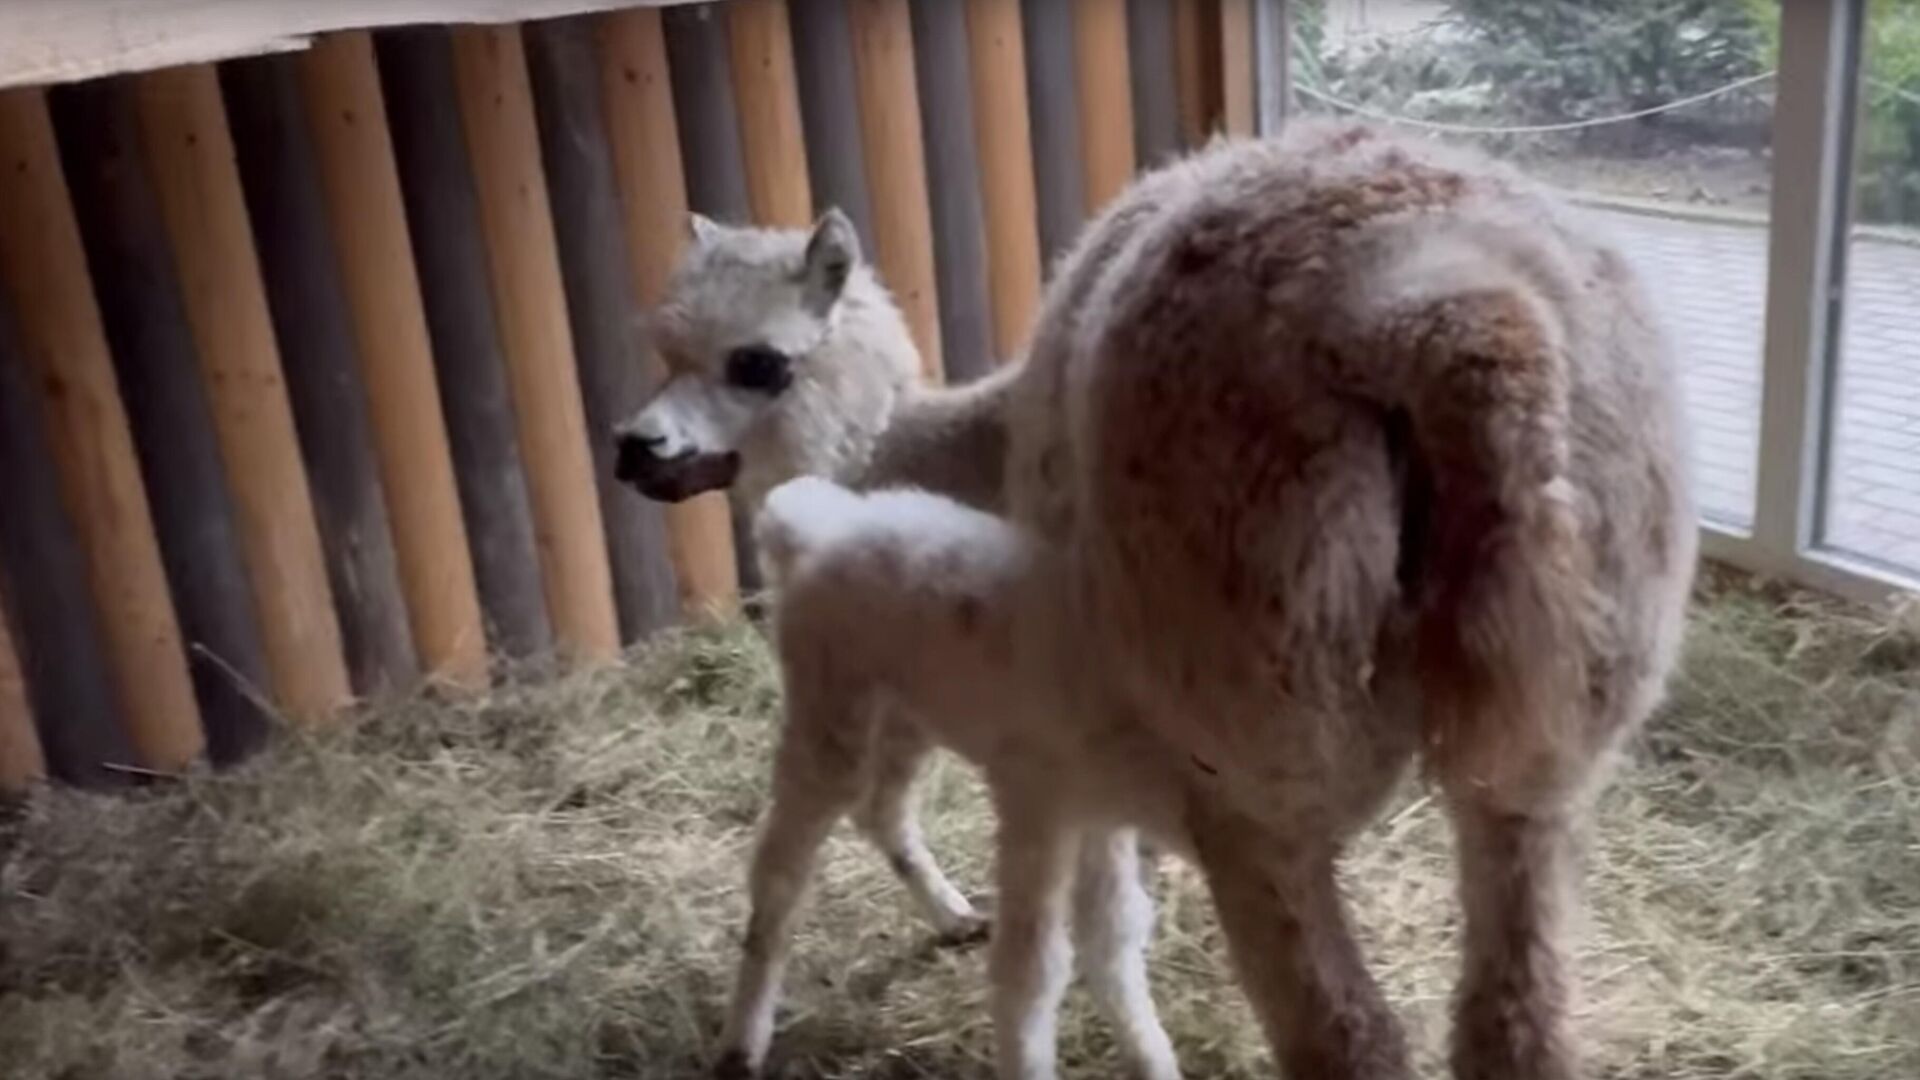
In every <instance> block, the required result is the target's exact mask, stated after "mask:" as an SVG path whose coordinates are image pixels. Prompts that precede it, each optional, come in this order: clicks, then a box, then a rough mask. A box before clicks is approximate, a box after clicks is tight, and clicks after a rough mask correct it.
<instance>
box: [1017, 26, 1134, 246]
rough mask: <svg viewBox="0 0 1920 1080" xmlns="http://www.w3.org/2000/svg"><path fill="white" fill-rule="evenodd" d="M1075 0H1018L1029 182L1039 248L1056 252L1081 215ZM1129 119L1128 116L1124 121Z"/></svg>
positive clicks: (1070, 235)
mask: <svg viewBox="0 0 1920 1080" xmlns="http://www.w3.org/2000/svg"><path fill="white" fill-rule="evenodd" d="M1074 2H1075V0H1022V3H1021V5H1020V13H1021V19H1022V30H1023V31H1024V34H1025V39H1026V61H1027V100H1028V101H1029V103H1030V104H1031V107H1032V113H1031V120H1032V125H1031V126H1032V144H1031V145H1032V155H1033V182H1034V190H1035V194H1036V196H1037V198H1038V204H1039V218H1038V220H1039V224H1040V251H1041V255H1042V257H1043V258H1044V259H1046V260H1047V261H1049V262H1051V261H1052V260H1053V259H1055V258H1057V257H1059V255H1060V254H1061V253H1062V252H1064V251H1065V250H1066V249H1067V247H1068V246H1069V245H1071V244H1072V243H1073V239H1074V237H1075V236H1077V235H1079V232H1080V225H1081V223H1082V222H1083V221H1085V220H1086V214H1087V210H1086V199H1085V197H1084V196H1085V192H1086V186H1087V185H1086V180H1085V179H1084V177H1085V174H1086V163H1085V162H1083V161H1082V160H1081V139H1080V100H1079V91H1078V90H1077V88H1076V85H1075V79H1074V33H1073V9H1072V8H1071V7H1070V5H1071V4H1073V3H1074ZM1129 123H1131V121H1129Z"/></svg>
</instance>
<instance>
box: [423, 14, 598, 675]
mask: <svg viewBox="0 0 1920 1080" xmlns="http://www.w3.org/2000/svg"><path fill="white" fill-rule="evenodd" d="M453 70H454V81H455V84H456V85H457V86H458V88H459V91H460V104H461V108H460V118H461V122H462V127H463V129H464V130H465V131H466V133H467V152H468V154H469V155H470V156H471V157H472V159H473V174H474V189H475V192H476V193H477V194H478V195H479V201H480V222H481V228H482V230H483V232H484V233H485V235H486V239H487V256H488V258H487V265H488V267H489V268H490V269H491V270H492V274H493V300H494V309H495V311H496V312H498V313H499V317H500V337H501V341H502V342H503V343H504V344H505V346H506V357H507V378H508V382H509V384H510V385H511V386H512V387H513V404H514V415H515V417H516V418H517V419H518V420H519V429H520V452H521V453H522V454H524V455H525V457H526V465H527V492H528V494H529V495H531V496H532V499H533V520H534V536H535V539H536V540H538V542H539V547H540V568H541V572H542V576H543V578H544V580H545V582H546V590H547V614H548V616H549V617H550V618H551V619H552V620H553V628H554V633H555V636H556V638H557V639H558V640H559V641H560V642H562V643H564V644H565V645H566V646H568V647H569V649H570V650H572V652H573V653H574V654H575V655H576V657H577V658H579V659H582V660H589V661H599V660H609V659H612V658H613V657H614V656H616V655H617V654H618V653H619V651H620V626H619V617H618V616H617V615H616V614H615V612H614V601H613V579H612V575H611V572H610V570H609V568H608V566H607V546H606V541H605V538H604V533H603V529H602V524H601V519H600V504H599V501H598V499H597V497H596V495H595V493H594V488H593V459H592V457H591V456H590V454H589V452H588V450H587V421H586V413H585V410H584V408H583V407H582V405H581V401H580V379H579V375H578V373H577V370H576V367H575V364H574V353H573V332H572V329H571V328H570V327H569V326H568V323H567V299H566V293H565V290H564V289H563V287H562V285H561V279H560V257H559V252H558V250H557V246H556V244H555V241H554V235H553V218H552V216H551V212H550V210H549V207H550V205H551V204H550V202H549V200H548V197H547V181H546V176H545V174H544V173H543V172H542V170H541V168H540V135H539V130H538V126H537V124H536V121H535V119H534V112H533V88H532V86H531V85H530V84H529V82H528V77H527V61H526V54H525V53H524V52H523V51H522V49H521V45H520V32H519V30H518V28H516V27H511V26H507V27H497V26H496V27H463V28H461V29H457V30H455V31H454V33H453Z"/></svg>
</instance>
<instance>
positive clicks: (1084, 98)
mask: <svg viewBox="0 0 1920 1080" xmlns="http://www.w3.org/2000/svg"><path fill="white" fill-rule="evenodd" d="M1072 2H1073V69H1074V80H1075V86H1076V89H1077V94H1076V96H1077V99H1078V101H1079V114H1080V160H1081V168H1082V170H1083V172H1082V182H1083V184H1084V187H1083V188H1082V195H1083V197H1084V199H1085V202H1086V212H1087V215H1088V216H1089V217H1091V216H1092V215H1094V214H1097V213H1099V212H1100V210H1101V209H1102V208H1104V207H1105V206H1106V205H1107V201H1108V200H1110V199H1112V198H1113V197H1114V196H1115V195H1118V194H1119V193H1120V190H1121V189H1122V188H1124V187H1126V186H1127V182H1128V181H1129V180H1131V179H1132V178H1133V169H1134V149H1133V96H1132V88H1131V86H1130V85H1129V76H1128V74H1127V9H1126V3H1125V0H1072Z"/></svg>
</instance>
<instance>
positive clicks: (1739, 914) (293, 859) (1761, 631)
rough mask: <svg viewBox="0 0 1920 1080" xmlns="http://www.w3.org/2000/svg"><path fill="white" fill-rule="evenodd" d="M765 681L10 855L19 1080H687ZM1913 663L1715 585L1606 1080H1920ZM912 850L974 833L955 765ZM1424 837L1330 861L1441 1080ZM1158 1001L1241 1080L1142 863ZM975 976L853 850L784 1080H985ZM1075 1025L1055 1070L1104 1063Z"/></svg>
mask: <svg viewBox="0 0 1920 1080" xmlns="http://www.w3.org/2000/svg"><path fill="white" fill-rule="evenodd" d="M775 707H776V684H775V679H774V675H773V672H772V669H771V667H770V665H769V663H768V661H767V659H766V657H765V655H764V653H763V652H762V650H761V647H760V645H759V642H758V639H757V638H756V637H755V636H754V635H753V634H752V633H751V632H750V631H747V630H744V629H742V628H737V627H736V628H731V629H728V630H724V631H719V632H712V633H705V634H690V635H686V636H683V637H680V638H677V639H675V640H673V641H670V642H667V643H665V644H662V645H660V646H659V647H657V648H655V649H652V650H650V651H648V652H646V653H645V654H643V655H641V656H639V657H638V658H637V659H636V662H635V663H634V665H633V666H632V667H631V668H630V669H629V670H625V671H621V672H617V673H602V674H598V675H592V676H582V677H577V678H573V679H570V680H566V681H563V682H561V683H559V684H557V685H554V684H549V685H546V686H541V687H533V688H525V689H510V690H507V691H504V692H502V693H500V694H498V695H496V696H495V697H493V698H492V699H490V700H488V701H485V702H480V703H473V704H468V705H463V706H448V705H440V704H433V703H429V702H425V701H415V702H406V703H400V704H397V705H391V706H387V707H383V708H381V709H378V710H374V711H372V712H370V713H369V715H367V716H366V717H365V718H364V719H363V720H361V721H360V722H358V723H356V724H354V725H351V726H348V727H344V728H342V729H340V730H337V731H333V732H329V733H326V734H324V735H319V736H314V737H311V738H288V739H285V740H283V742H282V745H281V746H280V747H279V748H278V749H277V750H276V751H275V752H274V753H273V754H272V755H271V756H270V757H269V758H267V759H265V760H262V761H260V762H258V763H256V764H254V765H252V766H249V767H247V768H246V769H244V770H242V771H240V772H237V773H234V774H232V775H228V776H222V777H218V778H212V779H200V780H195V781H193V782H191V783H188V784H185V785H182V786H177V787H173V788H170V789H167V790H164V791H157V792H154V793H150V794H147V795H144V796H140V797H137V798H134V799H126V798H111V799H110V798H99V797H89V796H83V795H76V794H73V793H56V792H49V793H43V794H42V795H41V796H40V797H38V798H37V799H36V800H35V801H34V802H33V803H32V804H31V805H30V806H28V807H26V808H24V809H23V810H22V811H21V812H20V813H19V814H18V815H16V816H15V817H14V818H13V819H12V820H11V821H10V822H8V823H6V824H4V825H0V1063H4V1067H3V1068H0V1072H4V1073H5V1075H6V1076H7V1077H9V1078H21V1080H28V1078H33V1080H39V1078H49V1080H51V1078H56V1077H57V1078H62V1080H66V1078H71V1080H81V1078H85V1080H96V1078H97V1080H119V1078H135V1077H140V1078H146V1077H152V1078H160V1077H167V1078H212V1077H249V1078H252V1077H259V1078H263V1080H266V1078H278V1077H288V1078H293V1077H377V1078H387V1077H420V1078H427V1077H434V1078H439V1077H448V1076H460V1077H463V1078H467V1080H490V1078H495V1077H499V1078H507V1077H514V1078H522V1077H572V1078H579V1077H591V1076H636V1077H638V1076H644V1077H693V1076H698V1075H701V1074H702V1071H703V1070H702V1066H703V1059H704V1048H705V1046H706V1045H707V1042H708V1040H709V1039H710V1038H711V1036H712V1033H713V1032H714V1031H715V1030H716V1028H717V1024H718V1013H719V1008H720V1005H721V1002H722V1000H723V999H724V995H725V992H726V989H727V981H728V980H729V978H730V976H731V969H732V963H733V960H734V942H735V935H736V933H737V927H738V925H739V923H740V921H741V917H742V910H741V895H740V890H739V884H740V881H741V877H742V872H743V866H744V859H745V855H746V845H747V843H748V842H749V840H750V838H751V827H752V823H753V820H754V817H755V815H756V813H757V812H758V809H759V807H760V805H761V797H762V791H763V783H764V775H765V771H766V761H767V753H768V747H769V742H770V736H771V733H772V727H773V724H774V723H775V716H776V712H775ZM1917 763H1920V633H1915V632H1914V631H1912V630H1906V631H1901V630H1898V629H1889V628H1888V627H1887V626H1886V625H1885V624H1884V623H1880V622H1874V621H1870V620H1868V619H1865V618H1864V617H1862V616H1860V615H1858V614H1855V613H1850V612H1848V611H1845V610H1841V609H1838V608H1835V607H1832V606H1830V605H1825V604H1821V603H1817V602H1812V601H1808V600H1805V599H1803V598H1796V597H1789V596H1783V595H1777V594H1769V593H1765V592H1762V591H1759V590H1756V589H1753V588H1751V587H1748V586H1745V585H1741V584H1738V583H1725V582H1723V583H1720V584H1718V585H1717V586H1715V587H1714V588H1712V589H1711V591H1710V594H1709V597H1708V599H1707V600H1706V602H1704V603H1703V604H1702V605H1701V607H1700V609H1699V613H1698V615H1697V617H1696V624H1695V632H1694V635H1693V638H1692V644H1691V649H1690V658H1689V662H1688V665H1687V670H1686V674H1685V676H1684V677H1683V679H1682V680H1681V682H1680V683H1679V685H1678V686H1677V688H1676V693H1675V695H1674V700H1673V703H1672V705H1671V706H1670V708H1668V709H1667V710H1666V712H1665V713H1664V714H1663V716H1662V717H1661V718H1660V719H1659V720H1658V721H1657V722H1656V723H1655V724H1654V725H1653V727H1652V729H1651V730H1650V731H1649V732H1648V734H1647V735H1646V736H1645V737H1644V738H1643V739H1642V740H1641V743H1640V745H1639V746H1638V747H1637V748H1636V754H1635V761H1634V764H1633V765H1631V766H1630V767H1629V768H1628V769H1627V771H1626V772H1625V773H1624V774H1623V775H1622V777H1621V779H1620V782H1619V783H1618V784H1617V785H1616V786H1615V787H1614V788H1613V789H1612V790H1611V792H1610V794H1609V795H1608V797H1607V799H1606V801H1605V804H1604V814H1603V820H1602V827H1601V830H1600V834H1599V839H1598V842H1597V844H1596V845H1595V850H1594V851H1593V853H1592V866H1591V872H1590V878H1589V881H1590V885H1591V897H1592V901H1593V903H1592V918H1591V920H1590V921H1591V926H1590V927H1589V932H1588V934H1587V937H1586V942H1587V947H1586V951H1585V969H1586V971H1587V974H1588V979H1589V986H1590V990H1591V995H1590V1001H1589V1005H1588V1008H1587V1013H1588V1019H1587V1029H1588V1031H1589V1033H1590V1034H1591V1036H1592V1040H1593V1042H1594V1044H1595V1050H1594V1054H1595V1058H1596V1065H1597V1066H1598V1069H1597V1072H1599V1073H1600V1074H1603V1075H1606V1076H1610V1077H1636V1078H1637V1077H1647V1078H1653V1077H1661V1078H1691V1077H1768V1078H1797V1077H1804V1078H1808V1080H1811V1078H1815V1077H1819V1078H1822V1080H1852V1078H1859V1080H1866V1078H1875V1080H1880V1078H1891V1077H1898V1076H1920V768H1917ZM927 798H928V803H927V810H928V813H927V816H928V824H929V827H930V829H931V830H932V832H933V834H934V837H933V842H934V845H935V850H936V851H937V852H938V853H939V854H940V855H941V857H942V858H943V859H944V860H945V861H946V862H947V864H948V865H949V866H950V867H951V868H952V870H953V871H954V872H955V873H956V875H957V877H958V878H959V880H961V881H962V882H964V883H966V885H967V886H968V887H969V888H971V889H972V890H974V891H976V892H977V891H980V890H982V889H983V887H984V885H985V883H986V879H987V858H988V854H989V852H988V839H989V835H990V830H991V821H990V818H989V815H988V814H987V812H986V810H985V809H984V807H983V804H982V803H981V801H980V799H979V795H978V790H977V788H976V787H975V785H974V783H973V781H972V780H971V778H970V777H968V776H967V775H965V773H964V771H963V770H961V769H959V768H957V767H953V766H952V765H950V764H947V765H943V767H942V768H941V769H940V770H939V772H938V775H937V776H936V777H935V779H934V781H933V784H932V787H931V788H930V790H929V791H928V795H927ZM1448 848H1449V841H1448V837H1447V833H1446V829H1445V827H1444V823H1443V821H1442V820H1441V818H1440V817H1439V816H1438V815H1437V813H1436V812H1435V810H1434V808H1433V806H1432V805H1431V803H1430V802H1429V801H1427V799H1425V798H1424V796H1423V793H1422V791H1420V790H1419V788H1418V785H1409V791H1408V793H1407V795H1406V797H1405V799H1404V800H1403V801H1402V802H1401V803H1400V804H1399V808H1398V809H1397V811H1395V812H1394V813H1391V814H1389V815H1388V816H1387V818H1386V819H1384V820H1383V821H1382V822H1381V823H1380V824H1379V825H1378V826H1377V827H1376V828H1375V829H1374V830H1373V831H1372V833H1371V834H1370V836H1369V837H1368V840H1367V842H1366V843H1365V844H1364V845H1363V847H1362V848H1361V849H1360V850H1359V851H1358V852H1356V853H1355V855H1354V857H1353V859H1352V860H1351V863H1350V866H1349V875H1348V882H1349V888H1350V891H1351V893H1352V895H1353V896H1354V898H1355V900H1356V902H1357V904H1358V906H1359V908H1360V912H1361V919H1362V922H1363V923H1364V926H1365V928H1366V932H1367V936H1368V939H1369V940H1368V944H1369V947H1370V950H1371V952H1372V955H1373V957H1374V960H1375V963H1376V966H1377V970H1379V971H1380V973H1381V975H1382V977H1383V979H1384V980H1385V982H1386V983H1387V987H1388V990H1389V992H1390V993H1391V994H1392V995H1393V997H1394V999H1395V1000H1396V1001H1397V1002H1398V1003H1399V1004H1400V1005H1401V1006H1402V1008H1403V1013H1404V1015H1405V1016H1406V1017H1407V1020H1408V1022H1409V1024H1410V1026H1411V1027H1412V1029H1413V1031H1414V1034H1415V1036H1416V1038H1417V1041H1418V1042H1419V1044H1420V1046H1421V1047H1422V1054H1423V1074H1426V1075H1439V1069H1438V1062H1439V1058H1438V1056H1437V1055H1438V1048H1439V1044H1440V1042H1441V1040H1442V1039H1443V1038H1444V1032H1445V1027H1446V1019H1445V1017H1446V997H1447V993H1448V988H1449V986H1450V985H1451V981H1452V969H1453V964H1454V956H1455V953H1454V949H1453V943H1452V936H1451V935H1452V920H1453V918H1454V908H1453V904H1452V902H1451V899H1450V894H1451V876H1450V873H1451V866H1450V853H1449V850H1448ZM1161 892H1162V896H1163V901H1162V903H1163V909H1162V920H1161V932H1160V933H1161V936H1160V938H1159V943H1158V945H1157V946H1156V948H1157V953H1156V961H1155V978H1156V980H1157V991H1158V994H1159V997H1160V1000H1161V1002H1162V1004H1163V1008H1164V1010H1165V1013H1166V1017H1167V1020H1168V1023H1169V1026H1170V1028H1171V1029H1172V1032H1173V1036H1174V1039H1175V1041H1176V1043H1177V1044H1178V1046H1179V1048H1180V1051H1181V1054H1182V1058H1183V1061H1184V1063H1185V1064H1186V1066H1187V1069H1188V1072H1189V1075H1193V1076H1222V1077H1237V1076H1255V1075H1267V1074H1268V1073H1267V1072H1266V1070H1265V1069H1264V1068H1263V1061H1264V1057H1263V1050H1262V1047H1261V1046H1260V1043H1259V1040H1258V1037H1257V1035H1256V1034H1255V1032H1254V1029H1253V1028H1252V1026H1251V1024H1250V1022H1249V1021H1248V1019H1247V1015H1246V1011H1245V1009H1244V1007H1243V1006H1242V1004H1241V1003H1240V1000H1239V997H1238V994H1237V992H1235V991H1234V990H1233V989H1232V987H1231V986H1230V984H1229V983H1228V981H1227V979H1226V977H1225V975H1224V974H1223V970H1222V965H1221V962H1220V949H1219V942H1218V939H1217V935H1216V933H1215V931H1214V928H1213V924H1212V919H1211V915H1210V913H1209V911H1208V909H1207V905H1206V903H1205V901H1204V898H1203V897H1202V894H1201V892H1200V890H1199V889H1198V888H1197V883H1196V882H1195V881H1194V879H1193V878H1192V875H1191V874H1189V873H1187V872H1186V871H1184V870H1182V869H1180V868H1177V867H1172V866H1169V868H1168V878H1167V880H1166V882H1165V883H1164V887H1163V888H1162V890H1161ZM981 966H982V955H981V953H980V952H979V951H977V950H975V951H972V952H950V951H942V950H938V949H934V948H933V947H931V945H930V944H929V939H928V934H927V933H926V931H924V930H923V929H922V928H921V927H920V925H919V924H918V923H917V922H916V921H915V920H914V919H913V918H912V917H911V916H910V915H909V914H908V909H907V905H906V903H905V899H904V896H903V894H902V892H901V891H900V890H899V889H898V888H897V887H896V886H895V884H894V883H893V881H892V879H891V877H890V876H889V874H888V873H887V871H886V869H885V867H884V866H883V865H882V863H881V861H880V860H879V859H878V858H875V857H873V856H872V855H871V853H870V852H868V851H867V850H866V849H865V848H864V847H863V846H861V845H860V844H859V843H858V842H857V841H856V840H854V839H853V838H852V837H851V836H850V835H848V834H847V833H846V832H845V831H843V833H842V835H841V838H840V839H838V840H837V841H836V842H835V844H834V845H833V846H832V847H831V848H830V850H829V852H828V857H827V862H826V867H825V873H824V875H823V881H822V887H821V890H820V892H819V894H818V895H817V898H816V900H815V902H814V903H813V904H812V905H810V906H809V907H808V909H807V914H806V917H805V921H804V928H803V938H802V940H801V942H800V944H799V951H798V956H797V959H796V963H795V965H794V969H793V971H792V975H791V979H790V986H791V1000H790V1008H789V1010H788V1012H787V1014H786V1021H785V1023H784V1024H783V1029H782V1034H781V1036H780V1038H779V1040H778V1042H777V1043H776V1054H777V1055H778V1057H779V1059H780V1060H783V1061H785V1062H786V1063H787V1068H788V1071H789V1074H790V1075H795V1076H855V1075H859V1076H880V1077H920V1076H940V1077H948V1076H984V1075H987V1073H988V1072H989V1070H988V1068H987V1062H988V1060H989V1058H988V1046H989V1040H990V1032H989V1030H988V1027H987V1021H986V1012H985V1009H984V1006H983V1000H982V999H983V990H984V978H983V974H982V972H981ZM1069 1000H1070V1010H1069V1011H1070V1018H1069V1022H1068V1023H1067V1025H1066V1028H1065V1032H1064V1045H1063V1047H1062V1049H1063V1055H1064V1060H1065V1061H1066V1062H1068V1063H1069V1072H1070V1074H1073V1075H1080V1076H1111V1075H1115V1074H1116V1072H1117V1069H1116V1066H1115V1061H1114V1058H1113V1054H1112V1048H1111V1045H1110V1043H1109V1042H1108V1040H1107V1038H1106V1036H1105V1033H1104V1030H1103V1029H1102V1027H1101V1025H1100V1024H1098V1023H1097V1022H1094V1021H1093V1020H1092V1019H1091V1017H1090V1015H1089V1011H1088V1009H1087V1007H1086V1005H1085V1002H1084V1000H1083V998H1082V997H1081V996H1080V995H1078V994H1076V995H1074V996H1073V997H1072V998H1070V999H1069Z"/></svg>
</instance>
